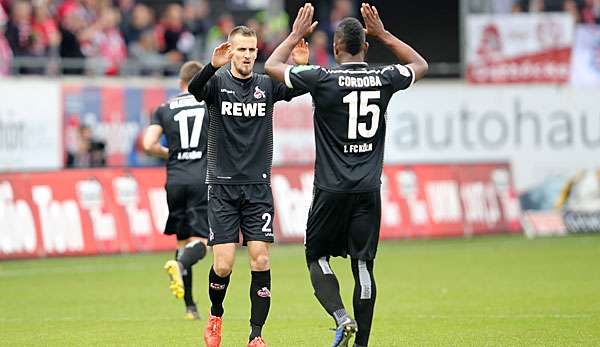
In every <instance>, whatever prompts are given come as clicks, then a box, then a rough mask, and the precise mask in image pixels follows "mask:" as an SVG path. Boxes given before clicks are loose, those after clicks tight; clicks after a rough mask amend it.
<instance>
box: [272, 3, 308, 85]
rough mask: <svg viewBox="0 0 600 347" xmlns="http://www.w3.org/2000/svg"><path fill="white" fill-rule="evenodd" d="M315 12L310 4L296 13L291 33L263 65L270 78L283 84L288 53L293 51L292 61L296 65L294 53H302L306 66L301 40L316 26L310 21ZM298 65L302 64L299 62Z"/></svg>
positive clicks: (306, 54)
mask: <svg viewBox="0 0 600 347" xmlns="http://www.w3.org/2000/svg"><path fill="white" fill-rule="evenodd" d="M314 12H315V9H314V7H313V6H312V5H311V4H310V3H307V4H304V6H302V7H301V8H300V10H299V11H298V16H296V20H295V21H294V25H293V26H292V32H291V33H290V35H289V36H288V37H287V38H286V39H285V40H283V42H282V43H281V44H280V45H279V46H277V48H275V50H274V51H273V53H272V54H271V56H270V57H269V59H267V61H266V63H265V71H266V73H267V74H268V75H269V76H271V78H273V79H276V80H278V81H280V82H284V79H285V70H286V69H287V68H288V66H289V65H287V64H286V61H287V59H288V57H289V56H290V53H292V50H294V54H293V56H292V57H293V59H294V62H295V63H296V64H298V63H299V61H297V60H296V56H297V54H296V51H298V52H299V53H300V52H304V53H305V54H304V53H302V54H304V55H305V57H306V62H305V63H304V64H306V63H307V62H308V47H306V50H305V51H304V47H303V45H304V44H305V43H303V42H304V41H303V40H302V38H303V37H304V36H306V35H308V34H310V33H311V32H312V31H313V30H314V29H315V27H316V26H317V22H314V23H313V21H312V18H313V14H314ZM300 63H302V62H301V61H300Z"/></svg>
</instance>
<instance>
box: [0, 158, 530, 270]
mask: <svg viewBox="0 0 600 347" xmlns="http://www.w3.org/2000/svg"><path fill="white" fill-rule="evenodd" d="M467 169H468V170H467ZM312 177H313V172H312V168H311V167H310V166H290V167H275V168H274V169H273V176H272V187H273V194H274V201H275V207H276V216H275V223H274V228H275V234H276V239H277V241H278V242H281V243H285V242H301V241H302V239H303V235H304V230H305V226H306V217H307V214H308V208H309V206H310V202H311V197H312V187H313V185H312ZM164 180H165V173H164V169H162V168H146V169H144V168H133V169H123V168H111V169H82V170H63V171H54V172H39V173H9V174H0V259H9V258H31V257H46V256H70V255H92V254H106V253H135V252H145V251H161V250H170V249H173V248H174V247H175V239H174V238H173V237H168V236H165V235H163V234H162V230H163V228H164V225H165V223H166V219H167V215H168V208H167V205H166V193H165V190H164V188H163V185H164ZM519 215H520V210H519V203H518V199H517V198H516V194H515V193H514V189H513V185H512V180H511V177H510V170H509V166H508V165H507V164H504V163H498V164H464V165H462V164H452V165H444V164H439V165H415V166H401V165H388V166H386V167H385V172H384V175H383V187H382V225H381V226H382V228H381V238H382V239H399V238H415V237H421V238H427V237H441V236H460V235H471V234H484V233H497V232H511V231H512V232H516V231H518V230H520V226H519Z"/></svg>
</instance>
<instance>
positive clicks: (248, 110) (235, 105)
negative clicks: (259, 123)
mask: <svg viewBox="0 0 600 347" xmlns="http://www.w3.org/2000/svg"><path fill="white" fill-rule="evenodd" d="M254 95H256V93H255V94H254ZM266 110H267V104H266V103H264V102H254V103H251V104H245V103H242V102H231V101H222V102H221V114H222V115H224V116H236V117H241V116H244V117H256V116H258V117H264V116H265V115H266V113H267V112H266Z"/></svg>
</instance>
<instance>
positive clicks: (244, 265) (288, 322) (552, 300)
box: [0, 236, 600, 347]
mask: <svg viewBox="0 0 600 347" xmlns="http://www.w3.org/2000/svg"><path fill="white" fill-rule="evenodd" d="M244 251H245V250H244ZM170 256H171V253H157V254H141V255H120V256H99V257H79V258H63V259H45V260H26V261H5V262H0V346H203V341H202V331H203V327H204V323H205V321H204V320H202V321H192V322H190V321H185V320H183V313H184V312H183V311H184V308H183V304H182V303H181V302H180V301H177V300H176V299H175V298H173V297H172V296H171V294H170V292H169V291H168V286H167V276H166V275H165V273H163V270H162V265H163V263H164V261H165V260H167V259H168V258H169V257H170ZM271 258H272V259H271V264H272V269H273V270H272V274H273V286H272V293H273V299H272V304H271V312H270V315H269V319H268V321H267V325H266V326H265V329H264V336H265V339H266V341H267V343H268V344H269V346H275V347H277V346H310V347H314V346H329V345H330V342H331V341H332V339H333V333H332V332H330V331H328V328H331V327H332V326H333V321H332V320H331V319H330V318H329V317H328V316H327V315H326V314H325V312H324V311H323V310H322V308H321V307H320V306H319V305H318V303H317V301H316V299H315V298H314V297H313V294H312V289H311V287H310V283H309V279H308V273H307V271H306V266H305V265H304V260H303V259H304V257H303V248H302V247H301V246H298V245H295V246H283V245H281V246H280V245H276V246H274V247H273V248H272V252H271ZM332 267H333V269H334V271H335V272H336V273H337V274H338V277H339V279H340V282H341V285H342V288H343V296H344V300H345V303H346V307H347V308H348V309H349V311H350V312H351V307H352V302H351V294H352V276H351V273H350V271H349V261H348V260H346V259H338V258H336V259H335V260H333V261H332ZM208 268H209V261H207V260H206V259H205V260H202V261H201V262H200V263H199V264H198V265H197V266H196V267H195V272H194V285H195V290H194V295H195V298H196V300H197V301H198V304H199V309H200V310H201V313H202V315H203V316H204V317H206V313H207V310H208V298H207V294H206V293H207V289H206V287H207V286H206V278H207V273H208ZM375 276H376V280H377V287H378V301H377V305H376V310H375V311H376V313H375V320H374V328H373V331H372V334H371V342H372V343H371V346H600V237H598V236H576V237H573V236H570V237H563V238H547V239H535V240H528V239H525V238H524V237H522V236H491V237H476V238H473V239H468V240H467V239H452V240H449V239H446V240H429V241H424V240H420V241H398V242H384V243H382V244H381V245H380V248H379V253H378V258H377V261H376V264H375ZM249 277H250V276H249V270H248V260H247V255H246V254H245V252H239V253H238V258H237V263H236V267H235V269H234V272H233V277H232V280H231V284H230V287H229V291H228V296H227V298H226V300H225V316H224V326H223V344H222V345H223V346H224V347H226V346H245V343H246V342H247V334H248V331H249V328H248V317H249V305H250V304H249V298H248V290H249V289H248V286H249Z"/></svg>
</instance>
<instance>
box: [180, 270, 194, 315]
mask: <svg viewBox="0 0 600 347" xmlns="http://www.w3.org/2000/svg"><path fill="white" fill-rule="evenodd" d="M184 273H185V275H183V276H182V279H183V288H184V289H185V292H184V293H183V301H184V302H185V306H186V307H188V306H195V305H196V303H195V302H194V296H193V294H192V267H191V266H190V267H189V268H186V269H185V271H184Z"/></svg>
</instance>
